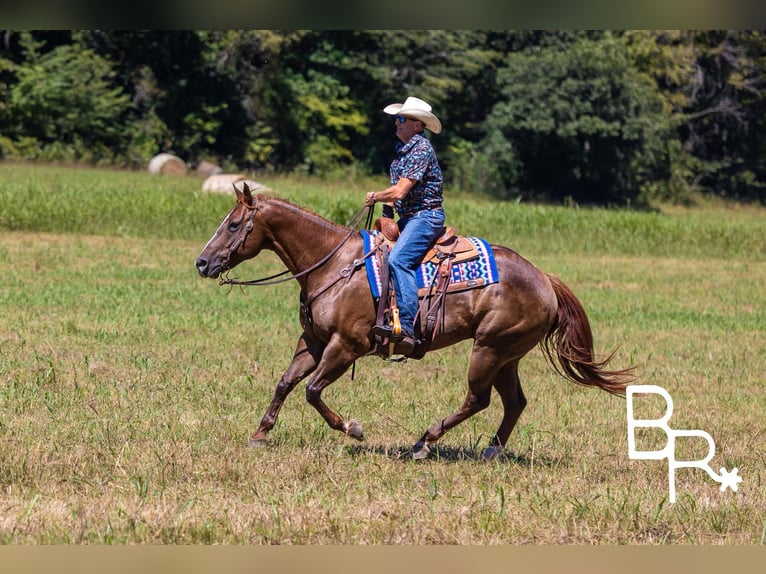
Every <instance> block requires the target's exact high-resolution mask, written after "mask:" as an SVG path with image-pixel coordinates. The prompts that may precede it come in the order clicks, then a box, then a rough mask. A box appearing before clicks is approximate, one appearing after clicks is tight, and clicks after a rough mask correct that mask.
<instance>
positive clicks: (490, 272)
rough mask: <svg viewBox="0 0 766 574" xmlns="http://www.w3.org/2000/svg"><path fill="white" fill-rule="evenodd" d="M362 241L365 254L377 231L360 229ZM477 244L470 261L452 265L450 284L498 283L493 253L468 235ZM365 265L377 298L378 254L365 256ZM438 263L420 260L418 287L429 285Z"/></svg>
mask: <svg viewBox="0 0 766 574" xmlns="http://www.w3.org/2000/svg"><path fill="white" fill-rule="evenodd" d="M361 233H362V239H363V240H364V253H365V254H366V253H368V252H369V251H370V250H371V249H372V248H373V247H374V246H375V237H376V236H377V235H378V233H380V232H379V231H367V230H365V229H363V230H361ZM467 239H468V240H469V241H470V242H471V243H473V245H474V246H475V247H476V250H477V251H478V252H479V256H478V257H475V258H474V259H471V260H469V261H461V262H460V263H456V264H453V265H452V270H451V276H450V286H453V285H454V286H456V287H457V286H460V285H463V286H464V288H465V289H470V288H471V287H474V286H485V285H491V284H492V283H497V281H498V275H497V265H496V264H495V254H494V253H493V252H492V249H491V248H490V246H489V243H487V242H486V241H485V240H484V239H481V238H479V237H468V238H467ZM365 268H366V270H367V280H368V281H369V283H370V289H371V290H372V296H373V297H375V298H378V297H380V291H381V289H380V287H381V284H380V261H379V260H378V258H377V257H375V256H371V257H368V258H367V259H365ZM436 269H437V265H436V264H434V263H423V264H421V265H420V268H419V269H418V273H417V280H418V289H424V288H430V287H431V286H432V284H433V280H434V276H435V275H436Z"/></svg>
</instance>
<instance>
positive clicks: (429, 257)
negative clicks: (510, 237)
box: [373, 217, 479, 263]
mask: <svg viewBox="0 0 766 574" xmlns="http://www.w3.org/2000/svg"><path fill="white" fill-rule="evenodd" d="M373 229H375V231H379V232H380V235H379V236H378V237H379V239H378V241H379V243H380V242H385V243H386V244H387V245H388V248H389V251H390V250H391V248H393V246H394V244H395V243H396V240H397V239H399V225H398V224H397V223H396V222H395V221H394V220H393V219H391V218H390V217H379V218H378V219H376V220H375V223H374V224H373ZM478 256H479V251H478V250H477V249H476V247H475V246H474V244H473V243H471V241H470V240H469V239H468V238H467V237H461V236H460V235H458V234H457V230H456V229H455V228H454V227H445V228H444V233H443V234H442V235H441V236H440V237H439V238H438V239H437V240H436V241H435V242H434V245H433V247H431V249H429V250H428V251H427V252H426V254H425V255H424V256H423V261H422V263H437V262H439V261H441V260H443V259H445V258H448V257H449V258H452V263H460V262H461V261H469V260H471V259H474V258H475V257H478Z"/></svg>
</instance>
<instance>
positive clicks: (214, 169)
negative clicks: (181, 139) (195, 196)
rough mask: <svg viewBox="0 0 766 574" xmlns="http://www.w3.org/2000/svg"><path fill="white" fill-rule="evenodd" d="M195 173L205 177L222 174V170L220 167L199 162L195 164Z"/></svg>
mask: <svg viewBox="0 0 766 574" xmlns="http://www.w3.org/2000/svg"><path fill="white" fill-rule="evenodd" d="M195 171H196V173H197V175H204V176H205V177H207V176H210V175H216V174H219V173H223V169H221V166H219V165H216V164H214V163H213V162H210V161H201V162H199V163H198V164H197V169H196V170H195Z"/></svg>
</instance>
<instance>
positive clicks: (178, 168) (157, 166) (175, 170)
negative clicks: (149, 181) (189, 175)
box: [149, 153, 186, 175]
mask: <svg viewBox="0 0 766 574" xmlns="http://www.w3.org/2000/svg"><path fill="white" fill-rule="evenodd" d="M149 173H154V174H162V175H186V164H185V163H184V162H183V160H181V158H179V157H176V156H174V155H173V154H170V153H160V154H157V155H155V156H154V157H153V158H152V159H151V161H150V162H149Z"/></svg>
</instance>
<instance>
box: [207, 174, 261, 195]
mask: <svg viewBox="0 0 766 574" xmlns="http://www.w3.org/2000/svg"><path fill="white" fill-rule="evenodd" d="M245 183H247V187H249V188H250V191H255V190H256V189H257V190H258V191H265V190H267V189H268V188H267V187H266V186H264V185H261V184H260V183H258V182H257V181H253V180H252V179H249V178H247V177H245V176H244V175H242V174H241V173H218V174H215V175H211V176H210V177H208V178H207V179H206V180H205V181H204V182H202V191H207V192H211V193H231V194H232V195H233V194H234V186H235V185H236V186H237V189H239V190H240V191H242V188H243V184H245Z"/></svg>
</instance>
